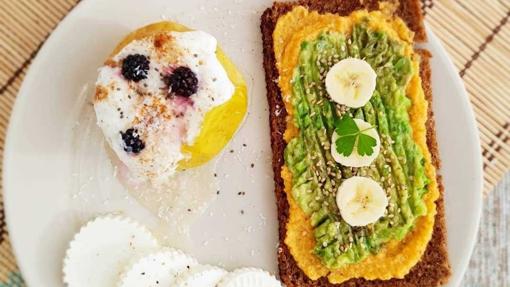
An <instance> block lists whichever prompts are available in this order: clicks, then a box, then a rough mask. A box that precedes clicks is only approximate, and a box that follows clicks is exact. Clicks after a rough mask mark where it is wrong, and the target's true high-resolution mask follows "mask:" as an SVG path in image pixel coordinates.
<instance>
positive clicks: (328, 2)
mask: <svg viewBox="0 0 510 287" xmlns="http://www.w3.org/2000/svg"><path fill="white" fill-rule="evenodd" d="M378 4H379V1H377V0H370V1H363V0H359V1H358V0H315V1H313V0H308V1H300V2H293V3H275V4H274V5H273V6H272V7H271V8H268V9H267V10H266V11H265V12H264V13H263V15H262V19H261V30H262V38H263V53H264V69H265V74H266V88H267V99H268V103H269V121H270V128H271V147H272V151H273V161H272V164H273V171H274V182H275V195H276V202H277V207H278V221H279V242H280V243H279V247H278V266H279V274H280V278H281V280H282V281H283V283H284V284H285V285H286V286H287V287H294V286H317V287H319V286H321V287H333V286H342V287H343V286H345V287H347V286H352V287H354V286H364V287H370V286H388V287H390V286H391V287H399V286H406V287H407V286H408V287H418V286H419V287H428V286H440V285H441V284H443V283H445V282H446V281H447V280H448V278H449V276H450V273H451V270H450V266H449V263H448V255H447V249H446V227H445V218H444V217H445V212H444V197H443V194H444V188H443V185H442V180H441V176H440V175H439V174H438V176H437V182H438V186H439V191H440V196H439V198H438V199H437V201H436V206H437V214H436V220H435V226H434V231H433V235H432V239H431V240H430V242H429V243H428V246H427V249H426V251H425V253H424V254H423V256H422V258H421V261H420V262H419V263H418V264H417V265H415V266H414V267H413V268H412V269H411V271H410V272H409V274H408V275H406V276H405V278H403V279H391V280H385V281H382V280H374V281H367V280H365V279H351V280H348V281H346V282H344V283H342V284H332V283H330V282H329V281H328V279H327V278H325V277H322V278H320V279H319V280H316V281H313V280H311V279H310V278H308V277H307V276H306V275H305V273H304V272H303V271H302V270H301V269H300V268H299V267H298V265H297V263H296V261H295V260H294V258H293V256H292V255H291V253H290V251H289V248H288V247H287V246H286V244H285V242H284V240H285V236H286V233H287V222H288V218H289V203H288V201H287V195H286V192H285V189H284V181H283V179H282V177H281V176H280V172H281V169H282V166H283V164H284V157H283V154H284V149H285V147H286V142H285V140H284V139H283V134H284V132H285V129H286V116H287V112H286V110H285V105H284V103H283V99H282V96H281V92H280V88H279V86H278V84H277V81H278V78H279V74H278V70H277V68H276V63H275V56H274V50H273V37H272V35H273V31H274V29H275V25H276V23H277V21H278V19H279V17H280V16H282V15H284V14H285V13H287V12H288V11H290V10H291V9H292V8H293V7H295V6H296V5H303V6H306V7H308V9H310V10H316V11H319V12H322V13H326V12H329V13H335V14H338V15H348V14H350V13H351V12H353V11H355V10H359V9H368V10H374V9H377V8H378ZM396 13H397V15H398V16H399V17H401V18H402V19H403V20H404V21H405V22H406V23H407V25H408V27H409V28H410V29H411V30H412V31H414V32H415V41H416V42H423V41H425V40H426V34H425V30H424V27H423V18H422V14H421V10H420V3H419V1H417V0H406V1H401V2H400V5H399V8H398V10H397V11H396ZM417 52H418V53H419V54H420V55H421V63H420V76H421V79H422V87H423V90H424V92H425V96H426V99H427V101H428V102H429V105H430V106H432V105H431V103H432V87H431V83H430V78H431V71H430V65H429V58H430V56H431V55H430V53H429V52H428V51H426V50H417ZM426 125H427V144H428V148H429V151H430V153H431V155H432V161H433V164H434V165H435V166H436V168H437V169H438V170H439V168H440V159H439V150H438V147H437V143H436V134H435V121H434V114H433V111H432V109H429V110H428V120H427V123H426ZM381 268H384V266H381Z"/></svg>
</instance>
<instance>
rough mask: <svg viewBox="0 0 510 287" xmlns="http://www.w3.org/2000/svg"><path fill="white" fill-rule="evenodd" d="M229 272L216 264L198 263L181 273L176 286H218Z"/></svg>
mask: <svg viewBox="0 0 510 287" xmlns="http://www.w3.org/2000/svg"><path fill="white" fill-rule="evenodd" d="M227 273H228V272H227V271H225V270H224V269H221V268H219V267H216V266H210V265H196V266H193V267H191V268H190V269H189V270H186V271H184V272H183V273H181V275H179V277H177V279H176V281H175V285H174V287H216V285H217V284H218V282H220V280H221V279H222V278H223V277H225V275H227Z"/></svg>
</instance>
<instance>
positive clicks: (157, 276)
mask: <svg viewBox="0 0 510 287" xmlns="http://www.w3.org/2000/svg"><path fill="white" fill-rule="evenodd" d="M197 264H198V263H197V261H196V260H195V259H194V258H192V257H191V256H189V255H186V254H184V253H183V252H181V251H179V250H175V249H172V248H168V249H164V250H162V251H158V252H156V253H151V254H149V255H146V256H144V257H142V258H140V259H138V260H136V262H134V263H133V264H132V265H131V266H130V267H129V268H127V269H126V270H125V272H124V273H123V274H122V275H121V277H120V282H119V284H118V286H119V287H152V286H154V287H156V286H174V282H175V280H176V278H177V277H178V276H179V275H180V274H181V273H182V272H183V271H185V270H188V269H190V268H191V267H192V266H195V265H197Z"/></svg>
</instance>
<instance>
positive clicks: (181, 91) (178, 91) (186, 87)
mask: <svg viewBox="0 0 510 287" xmlns="http://www.w3.org/2000/svg"><path fill="white" fill-rule="evenodd" d="M163 80H164V81H165V83H166V84H167V85H168V87H169V88H170V93H171V94H173V95H177V96H181V97H190V96H191V95H193V94H194V93H196V92H197V90H198V79H197V76H196V75H195V73H194V72H193V71H192V70H191V69H190V68H188V67H184V66H182V67H179V68H177V69H175V70H174V71H173V73H172V74H170V75H168V76H165V78H164V79H163Z"/></svg>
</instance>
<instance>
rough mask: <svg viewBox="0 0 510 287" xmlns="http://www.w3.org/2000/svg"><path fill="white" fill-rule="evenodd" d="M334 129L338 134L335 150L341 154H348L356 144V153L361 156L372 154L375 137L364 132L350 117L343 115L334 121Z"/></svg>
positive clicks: (375, 142) (375, 143)
mask: <svg viewBox="0 0 510 287" xmlns="http://www.w3.org/2000/svg"><path fill="white" fill-rule="evenodd" d="M335 127H336V128H335V131H336V133H337V134H338V139H337V140H336V142H335V144H336V151H337V152H338V153H339V154H341V155H343V156H350V155H351V154H352V153H353V151H354V146H355V145H356V150H357V153H358V154H359V155H361V156H365V155H372V154H373V153H374V147H375V146H376V145H377V141H376V139H375V138H373V137H371V136H369V135H367V134H364V133H363V132H364V131H366V130H360V129H359V127H358V125H356V122H355V121H354V119H353V118H352V117H350V116H349V115H344V116H343V117H342V118H341V119H339V120H337V121H336V122H335Z"/></svg>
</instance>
